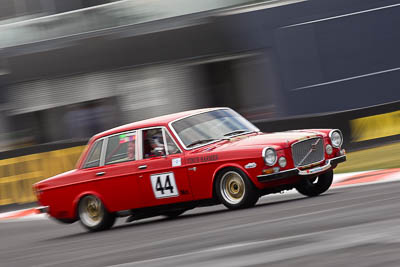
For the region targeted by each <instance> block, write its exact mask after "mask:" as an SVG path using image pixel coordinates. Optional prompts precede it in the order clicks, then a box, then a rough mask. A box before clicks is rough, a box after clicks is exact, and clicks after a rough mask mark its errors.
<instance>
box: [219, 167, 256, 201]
mask: <svg viewBox="0 0 400 267" xmlns="http://www.w3.org/2000/svg"><path fill="white" fill-rule="evenodd" d="M215 191H216V194H217V196H218V199H219V200H220V201H221V203H222V204H224V205H225V206H226V207H227V208H229V209H242V208H248V207H252V206H254V205H255V204H256V202H257V201H258V199H259V197H260V194H259V192H258V190H257V188H256V187H255V186H254V185H253V183H252V182H251V181H250V179H249V178H248V177H247V175H246V174H245V173H244V172H243V171H241V170H239V169H236V168H229V169H227V170H225V172H223V173H222V174H220V175H219V176H218V177H217V180H216V183H215Z"/></svg>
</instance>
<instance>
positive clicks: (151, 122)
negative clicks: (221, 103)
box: [90, 108, 224, 143]
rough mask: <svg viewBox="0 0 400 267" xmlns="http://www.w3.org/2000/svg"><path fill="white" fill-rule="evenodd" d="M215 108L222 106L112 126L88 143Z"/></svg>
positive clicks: (163, 124)
mask: <svg viewBox="0 0 400 267" xmlns="http://www.w3.org/2000/svg"><path fill="white" fill-rule="evenodd" d="M217 109H224V108H203V109H195V110H188V111H183V112H178V113H172V114H168V115H164V116H159V117H154V118H151V119H147V120H142V121H137V122H132V123H128V124H125V125H121V126H118V127H115V128H112V129H110V130H107V131H104V132H101V133H98V134H96V135H95V136H93V137H92V138H91V140H90V143H92V142H94V141H95V140H97V139H99V138H102V137H104V136H108V135H112V134H116V133H120V132H126V131H130V130H135V129H141V128H148V127H154V126H167V125H168V124H169V123H170V122H172V121H175V120H177V119H181V118H185V117H189V116H192V115H196V114H199V113H203V112H208V111H212V110H217Z"/></svg>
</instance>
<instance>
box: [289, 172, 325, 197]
mask: <svg viewBox="0 0 400 267" xmlns="http://www.w3.org/2000/svg"><path fill="white" fill-rule="evenodd" d="M332 181H333V171H332V170H331V171H328V172H326V173H323V174H320V175H318V176H317V177H316V178H313V179H304V180H302V181H301V182H300V184H299V185H297V186H296V190H297V191H298V192H299V193H300V194H303V195H305V196H308V197H315V196H318V195H320V194H322V193H324V192H325V191H326V190H328V189H329V187H330V186H331V185H332Z"/></svg>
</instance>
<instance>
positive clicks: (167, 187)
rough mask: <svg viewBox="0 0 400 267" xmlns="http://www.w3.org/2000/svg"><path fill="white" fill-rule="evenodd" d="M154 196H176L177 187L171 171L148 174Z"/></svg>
mask: <svg viewBox="0 0 400 267" xmlns="http://www.w3.org/2000/svg"><path fill="white" fill-rule="evenodd" d="M150 179H151V185H152V187H153V192H154V196H155V197H156V198H165V197H174V196H178V195H179V193H178V188H177V186H176V183H175V177H174V173H173V172H167V173H160V174H153V175H151V176H150Z"/></svg>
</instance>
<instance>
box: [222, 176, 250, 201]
mask: <svg viewBox="0 0 400 267" xmlns="http://www.w3.org/2000/svg"><path fill="white" fill-rule="evenodd" d="M221 189H222V192H221V193H222V196H223V197H224V199H225V200H226V201H227V202H228V203H230V204H238V203H239V202H240V201H242V199H243V197H244V194H245V184H244V180H243V178H242V176H241V175H239V174H238V173H237V172H234V171H230V172H227V173H225V174H224V175H223V176H222V179H221Z"/></svg>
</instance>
